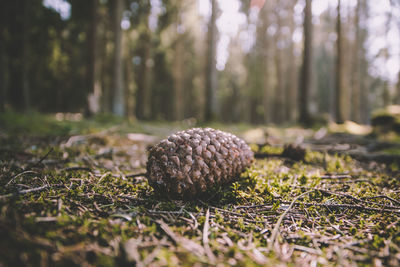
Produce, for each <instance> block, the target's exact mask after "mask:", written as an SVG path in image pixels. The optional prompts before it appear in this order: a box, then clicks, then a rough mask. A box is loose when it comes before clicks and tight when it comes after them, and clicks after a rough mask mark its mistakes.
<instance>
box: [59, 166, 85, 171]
mask: <svg viewBox="0 0 400 267" xmlns="http://www.w3.org/2000/svg"><path fill="white" fill-rule="evenodd" d="M61 171H88V172H90V171H92V169H91V168H89V167H84V166H74V167H67V168H64V169H61Z"/></svg>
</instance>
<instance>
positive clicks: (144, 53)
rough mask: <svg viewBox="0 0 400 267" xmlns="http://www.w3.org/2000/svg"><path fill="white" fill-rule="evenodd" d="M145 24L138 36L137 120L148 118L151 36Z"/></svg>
mask: <svg viewBox="0 0 400 267" xmlns="http://www.w3.org/2000/svg"><path fill="white" fill-rule="evenodd" d="M149 31H150V30H149V28H148V25H147V23H146V24H145V29H144V30H143V32H142V33H141V34H140V38H139V42H140V43H139V45H138V46H139V47H138V55H139V57H140V65H139V70H138V76H137V77H138V78H137V96H136V117H137V118H138V119H139V120H143V119H148V118H149V110H148V106H149V105H148V102H149V75H150V67H149V64H148V62H149V60H150V56H151V36H150V32H149Z"/></svg>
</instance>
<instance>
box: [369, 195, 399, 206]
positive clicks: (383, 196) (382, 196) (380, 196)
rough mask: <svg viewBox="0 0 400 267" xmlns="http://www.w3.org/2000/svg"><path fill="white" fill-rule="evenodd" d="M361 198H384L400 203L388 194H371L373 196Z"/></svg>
mask: <svg viewBox="0 0 400 267" xmlns="http://www.w3.org/2000/svg"><path fill="white" fill-rule="evenodd" d="M363 198H365V199H374V198H386V199H387V200H390V201H392V202H394V203H396V204H398V205H400V201H398V200H396V199H394V198H391V197H389V196H385V195H379V196H373V197H363Z"/></svg>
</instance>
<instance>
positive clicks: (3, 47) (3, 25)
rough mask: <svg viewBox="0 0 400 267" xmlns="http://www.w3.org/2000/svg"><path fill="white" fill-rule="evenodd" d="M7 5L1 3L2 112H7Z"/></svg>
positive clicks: (0, 101)
mask: <svg viewBox="0 0 400 267" xmlns="http://www.w3.org/2000/svg"><path fill="white" fill-rule="evenodd" d="M5 10H6V5H5V2H4V1H2V2H0V39H1V40H2V41H0V112H4V111H5V104H6V91H7V86H6V72H7V66H6V56H7V53H6V39H5V38H6V33H5V31H6V27H7V26H6V12H5Z"/></svg>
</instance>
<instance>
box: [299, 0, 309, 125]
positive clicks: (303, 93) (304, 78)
mask: <svg viewBox="0 0 400 267" xmlns="http://www.w3.org/2000/svg"><path fill="white" fill-rule="evenodd" d="M311 82H312V11H311V0H306V6H305V8H304V51H303V64H302V71H301V78H300V90H299V115H300V118H299V121H300V123H303V124H309V123H310V120H311V118H310V111H309V104H310V103H309V102H310V92H311Z"/></svg>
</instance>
